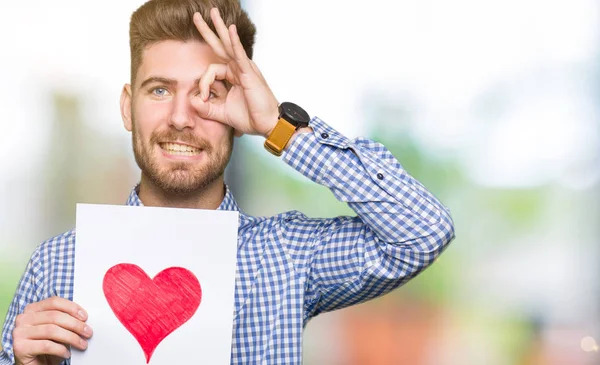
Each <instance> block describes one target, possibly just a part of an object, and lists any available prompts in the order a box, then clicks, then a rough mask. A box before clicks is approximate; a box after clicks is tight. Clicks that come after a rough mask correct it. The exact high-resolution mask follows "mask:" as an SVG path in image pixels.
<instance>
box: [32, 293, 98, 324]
mask: <svg viewBox="0 0 600 365" xmlns="http://www.w3.org/2000/svg"><path fill="white" fill-rule="evenodd" d="M51 310H57V311H61V312H64V313H67V314H70V315H71V316H73V317H75V318H79V319H80V320H82V321H87V319H88V315H87V313H86V311H85V310H84V309H83V308H81V306H79V305H78V304H77V303H75V302H72V301H70V300H68V299H65V298H61V297H52V298H48V299H44V300H42V301H40V302H35V303H31V304H29V305H27V306H26V307H25V310H24V311H23V313H33V312H43V311H51Z"/></svg>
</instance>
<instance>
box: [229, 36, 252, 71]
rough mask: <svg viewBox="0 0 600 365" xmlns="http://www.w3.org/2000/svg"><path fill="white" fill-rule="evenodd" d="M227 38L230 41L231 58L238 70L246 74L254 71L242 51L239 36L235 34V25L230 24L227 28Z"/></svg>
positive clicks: (242, 47)
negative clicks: (232, 57)
mask: <svg viewBox="0 0 600 365" xmlns="http://www.w3.org/2000/svg"><path fill="white" fill-rule="evenodd" d="M229 37H230V39H231V46H232V50H233V56H234V59H235V60H236V62H237V64H238V66H239V68H240V70H241V71H242V72H243V73H246V74H247V73H251V72H252V71H254V70H253V69H252V66H251V65H250V59H249V58H248V55H246V50H244V46H243V45H242V41H241V40H240V36H239V35H238V33H237V27H236V26H235V24H231V26H230V27H229Z"/></svg>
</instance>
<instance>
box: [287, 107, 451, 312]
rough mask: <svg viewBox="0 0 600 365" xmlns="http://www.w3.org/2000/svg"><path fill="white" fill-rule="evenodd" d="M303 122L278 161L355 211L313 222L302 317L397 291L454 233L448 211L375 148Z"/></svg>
mask: <svg viewBox="0 0 600 365" xmlns="http://www.w3.org/2000/svg"><path fill="white" fill-rule="evenodd" d="M310 126H311V127H312V129H313V132H312V133H301V134H298V135H297V136H296V137H295V138H294V140H293V141H292V143H291V144H290V145H289V146H288V148H287V149H286V151H285V152H284V154H283V160H284V161H285V162H286V163H287V164H289V165H290V166H291V167H293V168H294V169H296V170H297V171H299V172H300V173H302V174H303V175H304V176H306V177H308V178H309V179H311V180H312V181H314V182H316V183H318V184H321V185H324V186H326V187H328V188H329V189H330V190H331V192H332V193H333V195H334V196H335V197H336V198H337V199H338V200H340V201H343V202H346V203H347V204H348V205H349V206H350V207H351V208H352V209H353V210H354V211H355V212H356V214H357V216H356V217H337V218H333V219H323V220H319V223H318V225H317V228H316V229H315V233H314V235H312V237H311V240H312V242H309V243H308V245H309V247H310V254H309V255H308V256H307V258H306V260H307V262H306V263H305V265H303V267H304V268H305V270H306V284H305V289H306V292H305V301H304V302H305V304H304V306H305V319H308V318H310V317H312V316H314V315H316V314H318V313H321V312H325V311H331V310H334V309H338V308H342V307H345V306H348V305H352V304H356V303H360V302H363V301H365V300H368V299H371V298H374V297H377V296H379V295H382V294H385V293H387V292H389V291H390V290H392V289H394V288H397V287H398V286H400V285H402V284H403V283H405V282H406V281H408V280H409V279H411V278H412V277H414V276H416V275H417V274H418V273H419V272H421V271H422V270H423V269H425V268H426V267H427V266H429V265H430V264H431V263H433V261H434V260H435V258H436V257H437V256H438V255H439V254H440V253H441V252H442V251H443V250H444V248H445V247H446V246H447V244H448V243H449V242H450V241H451V240H452V239H453V238H454V224H453V221H452V218H451V217H450V213H449V211H448V209H447V208H446V207H444V206H443V205H442V204H441V203H440V202H439V201H438V200H437V199H436V198H435V197H434V196H433V194H431V193H430V192H429V191H428V190H427V189H426V188H425V187H424V186H423V185H422V184H421V183H419V182H418V181H417V180H415V179H414V178H413V177H411V176H410V175H409V174H408V173H407V172H406V171H405V170H404V169H403V167H402V166H401V164H400V163H399V162H398V160H397V159H396V158H395V157H394V156H393V155H392V154H391V153H390V152H389V151H388V150H387V149H386V148H385V147H384V146H383V145H381V144H380V143H377V142H374V141H371V140H368V139H365V138H358V139H355V140H350V139H348V138H346V137H345V136H343V135H342V134H340V133H339V132H337V131H336V130H334V129H333V128H332V127H330V126H328V125H327V124H326V123H325V122H323V121H322V120H320V119H319V118H313V119H312V120H311V122H310ZM298 223H300V222H298ZM300 224H302V223H300ZM304 245H305V247H306V243H304Z"/></svg>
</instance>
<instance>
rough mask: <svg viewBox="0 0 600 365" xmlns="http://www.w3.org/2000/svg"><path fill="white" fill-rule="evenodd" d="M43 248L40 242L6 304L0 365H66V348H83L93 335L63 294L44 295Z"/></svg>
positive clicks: (83, 316) (82, 314) (82, 312)
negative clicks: (60, 295)
mask: <svg viewBox="0 0 600 365" xmlns="http://www.w3.org/2000/svg"><path fill="white" fill-rule="evenodd" d="M49 242H55V241H49ZM46 243H48V242H46ZM44 247H45V248H47V247H48V245H44V244H42V245H41V246H40V247H38V249H37V250H36V251H35V253H34V254H33V256H32V257H31V260H30V261H29V264H28V265H27V269H26V270H25V273H24V274H23V276H22V278H21V280H20V282H19V286H18V288H17V291H16V293H15V297H14V299H13V301H12V304H11V305H10V307H9V310H8V315H7V317H6V321H5V323H4V329H3V331H2V348H3V350H2V351H0V365H8V364H17V365H20V364H30V365H58V364H59V363H60V364H68V363H69V360H68V358H69V357H70V356H71V354H70V351H69V347H75V348H77V349H80V350H85V348H86V347H87V341H85V340H86V339H88V338H89V337H91V335H92V330H91V328H89V326H87V325H86V323H85V321H87V313H86V312H85V310H83V308H81V307H80V306H79V305H77V304H75V303H73V302H72V301H70V300H68V299H65V298H62V297H58V296H54V297H50V298H46V295H45V293H46V292H47V291H46V290H44V289H45V284H44V283H45V278H44V273H45V269H47V266H46V265H48V264H49V263H48V261H49V259H48V258H46V261H44V260H42V256H43V254H40V249H42V248H44ZM65 359H67V360H65Z"/></svg>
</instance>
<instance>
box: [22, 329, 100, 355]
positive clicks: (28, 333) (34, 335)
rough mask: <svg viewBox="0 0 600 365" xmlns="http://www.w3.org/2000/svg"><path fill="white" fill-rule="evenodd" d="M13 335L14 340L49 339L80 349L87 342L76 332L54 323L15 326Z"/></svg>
mask: <svg viewBox="0 0 600 365" xmlns="http://www.w3.org/2000/svg"><path fill="white" fill-rule="evenodd" d="M13 336H14V338H15V340H42V341H44V340H50V341H54V342H59V343H62V344H65V345H69V346H73V347H75V348H78V349H80V350H85V349H86V348H87V344H88V343H87V341H86V340H84V339H83V338H81V337H80V336H79V335H78V334H76V333H74V332H71V331H69V330H66V329H64V328H62V327H59V326H57V325H55V324H43V325H39V326H33V327H20V328H15V329H14V331H13Z"/></svg>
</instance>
